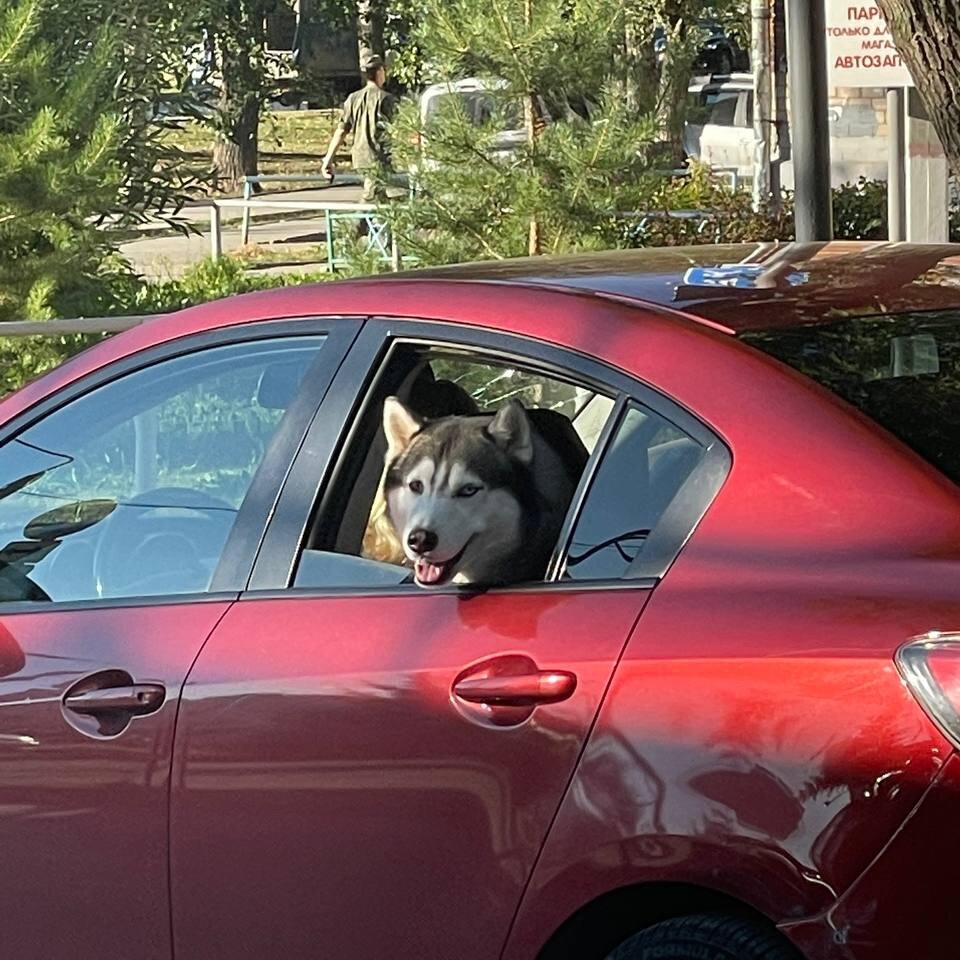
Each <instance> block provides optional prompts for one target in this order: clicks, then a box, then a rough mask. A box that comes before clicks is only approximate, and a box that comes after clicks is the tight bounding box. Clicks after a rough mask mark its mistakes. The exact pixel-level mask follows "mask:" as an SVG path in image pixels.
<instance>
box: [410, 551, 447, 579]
mask: <svg viewBox="0 0 960 960" xmlns="http://www.w3.org/2000/svg"><path fill="white" fill-rule="evenodd" d="M414 571H415V573H416V575H417V579H418V580H419V581H420V582H421V583H437V582H438V581H439V580H440V579H441V577H443V567H442V566H440V565H439V564H436V563H431V562H430V561H429V560H424V559H423V558H422V557H421V558H419V559H418V560H417V562H416V565H415V567H414Z"/></svg>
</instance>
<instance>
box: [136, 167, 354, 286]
mask: <svg viewBox="0 0 960 960" xmlns="http://www.w3.org/2000/svg"><path fill="white" fill-rule="evenodd" d="M271 197H273V198H278V199H283V200H284V201H289V200H309V201H318V200H321V201H322V200H330V201H337V202H354V201H358V200H359V199H360V187H358V186H337V185H334V186H332V187H318V188H316V189H313V190H296V191H278V190H275V191H264V192H263V193H262V194H260V195H259V199H264V200H265V199H268V198H271ZM278 216H282V217H283V219H279V220H278V219H277V218H278ZM179 217H180V219H182V220H184V221H186V222H188V223H189V224H190V226H191V227H192V228H193V229H194V230H196V231H199V232H197V233H193V232H191V233H189V234H185V235H184V234H175V235H169V234H168V233H166V234H164V235H157V234H158V230H159V227H160V226H161V225H155V226H152V227H151V226H148V227H147V228H146V229H144V230H143V231H142V236H141V237H140V238H139V239H137V240H131V241H128V242H126V243H124V244H121V246H120V252H121V253H122V254H123V256H125V257H126V258H127V259H128V260H129V261H130V262H131V264H132V265H133V267H134V269H135V270H136V271H137V272H138V273H140V274H142V275H143V276H145V277H148V278H150V279H168V278H171V277H177V276H180V275H181V274H183V273H184V272H185V271H186V270H188V269H189V268H190V267H191V266H193V265H194V264H196V263H197V262H198V261H200V260H202V259H203V258H204V257H208V256H209V255H210V207H209V205H207V204H203V203H198V204H192V205H190V206H188V207H184V208H183V210H181V211H180V214H179ZM264 217H266V220H264ZM222 237H223V251H224V253H229V252H230V251H231V250H237V249H239V247H240V211H239V210H236V209H224V210H223V229H222ZM250 240H251V242H252V243H256V244H258V245H261V246H263V247H264V248H266V249H268V250H270V251H278V252H281V251H282V252H289V253H290V254H291V258H292V259H293V258H295V257H297V256H299V257H300V258H301V259H302V254H303V250H304V248H305V247H316V246H322V245H323V244H324V243H326V225H325V222H324V219H323V217H322V216H316V215H315V214H314V215H305V216H304V218H302V219H301V218H296V217H287V216H285V215H284V214H283V211H277V210H265V211H262V212H260V211H258V212H256V213H255V215H254V216H253V218H252V222H251V229H250ZM270 269H271V270H275V269H282V267H280V266H279V265H277V266H271V267H270ZM300 269H302V268H300ZM312 269H323V263H322V259H321V261H320V262H319V263H318V264H317V265H316V266H314V267H313V268H312Z"/></svg>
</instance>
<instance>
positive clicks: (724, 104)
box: [709, 92, 739, 127]
mask: <svg viewBox="0 0 960 960" xmlns="http://www.w3.org/2000/svg"><path fill="white" fill-rule="evenodd" d="M738 99H739V94H738V93H736V92H726V93H720V94H717V98H716V100H714V101H713V105H712V108H711V110H710V120H709V122H710V123H711V124H713V125H714V126H718V127H732V126H734V124H735V123H736V115H737V101H738Z"/></svg>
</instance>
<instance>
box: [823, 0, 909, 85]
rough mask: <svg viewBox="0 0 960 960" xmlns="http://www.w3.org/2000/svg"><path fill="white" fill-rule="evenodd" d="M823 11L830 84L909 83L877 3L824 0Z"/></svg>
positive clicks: (906, 71)
mask: <svg viewBox="0 0 960 960" xmlns="http://www.w3.org/2000/svg"><path fill="white" fill-rule="evenodd" d="M826 14H827V73H828V75H829V80H830V86H832V87H912V86H913V79H912V78H911V76H910V71H909V70H907V67H906V64H905V63H904V62H903V60H902V59H901V57H900V54H899V53H898V52H897V48H896V46H895V45H894V43H893V37H892V36H891V34H890V30H889V29H888V27H887V22H886V20H884V18H883V13H881V11H880V8H879V7H878V6H876V5H875V4H873V3H857V2H851V0H826Z"/></svg>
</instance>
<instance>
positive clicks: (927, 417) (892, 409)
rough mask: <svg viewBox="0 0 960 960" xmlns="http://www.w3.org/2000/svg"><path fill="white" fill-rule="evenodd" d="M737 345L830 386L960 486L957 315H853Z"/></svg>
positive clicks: (760, 334) (758, 334)
mask: <svg viewBox="0 0 960 960" xmlns="http://www.w3.org/2000/svg"><path fill="white" fill-rule="evenodd" d="M740 339H741V340H743V341H745V342H746V343H749V344H751V345H752V346H754V347H758V348H759V349H760V350H763V351H764V352H765V353H769V354H770V355H772V356H774V357H776V358H777V359H778V360H782V361H783V362H784V363H787V364H789V365H790V366H791V367H794V368H795V369H797V370H799V371H800V372H801V373H804V374H806V375H807V376H808V377H810V378H811V379H813V380H816V381H817V382H818V383H820V384H822V385H823V386H825V387H828V388H829V389H830V390H832V391H833V392H834V393H836V394H838V395H839V396H841V397H843V399H844V400H846V401H848V402H849V403H852V404H853V405H854V406H855V407H857V408H858V409H859V410H861V411H862V412H863V413H865V414H866V415H867V416H868V417H870V418H872V419H873V420H875V421H876V422H877V423H879V424H880V425H881V426H883V427H886V429H887V430H889V431H890V432H891V433H892V434H894V435H895V436H897V437H899V438H900V439H901V440H902V441H903V442H904V443H906V444H907V445H908V446H910V447H912V448H913V449H914V450H915V451H916V452H917V453H919V454H920V456H922V457H924V458H925V459H926V460H928V461H929V462H930V463H931V464H933V465H934V466H935V467H937V468H938V469H939V470H941V471H942V472H943V473H945V474H946V475H947V476H948V477H949V478H950V479H951V480H953V481H954V482H955V483H960V312H957V311H955V310H945V311H934V312H923V313H908V314H898V315H895V316H870V317H851V318H849V319H844V320H837V321H831V322H830V323H819V324H808V325H805V326H798V327H792V328H789V329H783V330H761V331H749V332H746V333H743V334H741V335H740Z"/></svg>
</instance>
